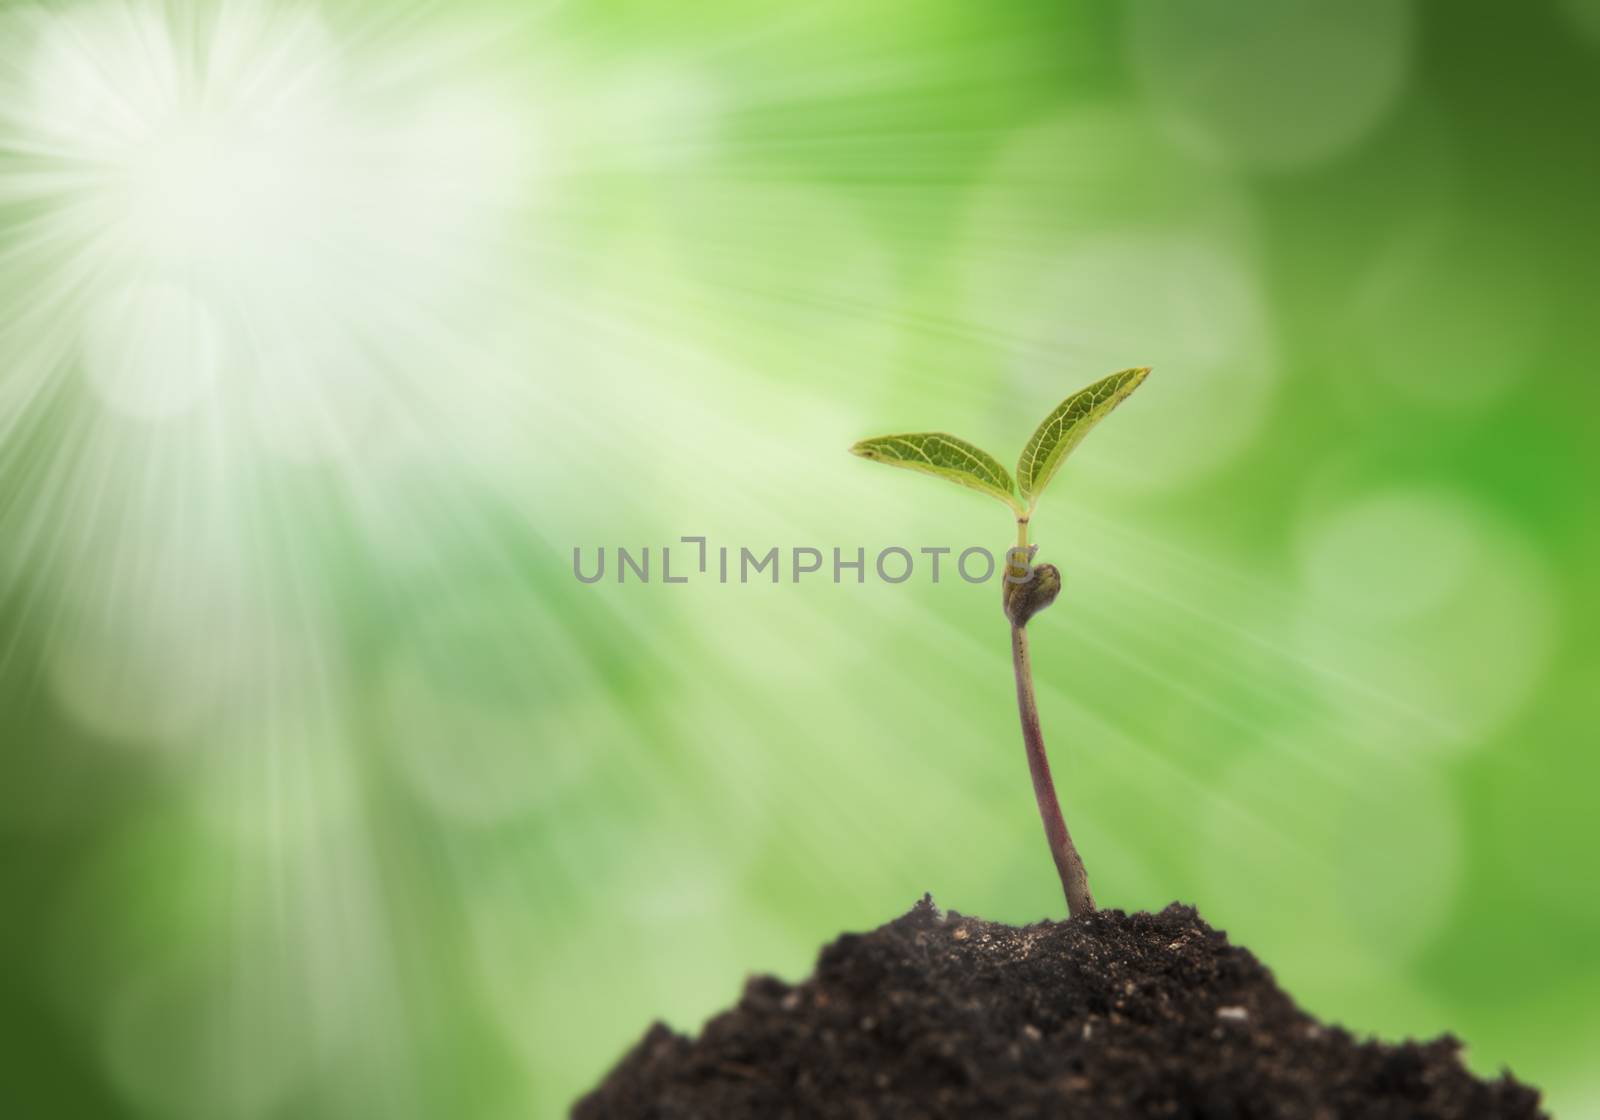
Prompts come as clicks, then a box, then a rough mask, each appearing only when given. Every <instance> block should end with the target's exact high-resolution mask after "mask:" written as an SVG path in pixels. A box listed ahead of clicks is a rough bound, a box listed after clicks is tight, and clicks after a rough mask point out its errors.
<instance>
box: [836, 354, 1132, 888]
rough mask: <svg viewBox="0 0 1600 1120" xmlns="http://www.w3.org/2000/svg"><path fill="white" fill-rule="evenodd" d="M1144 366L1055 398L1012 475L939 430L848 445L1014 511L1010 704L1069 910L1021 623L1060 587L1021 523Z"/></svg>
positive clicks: (1070, 852)
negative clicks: (1013, 683)
mask: <svg viewBox="0 0 1600 1120" xmlns="http://www.w3.org/2000/svg"><path fill="white" fill-rule="evenodd" d="M1149 372H1150V370H1149V368H1148V367H1140V368H1138V369H1125V370H1123V371H1122V372H1121V373H1114V374H1112V375H1111V376H1110V377H1107V378H1103V379H1102V380H1100V381H1096V382H1095V383H1094V384H1093V385H1090V386H1089V387H1088V388H1086V389H1080V390H1078V391H1077V392H1076V393H1074V394H1072V396H1070V397H1068V398H1067V399H1066V400H1064V401H1062V402H1061V404H1059V405H1058V406H1057V407H1056V409H1055V411H1053V412H1052V413H1050V415H1049V416H1047V417H1045V421H1044V423H1042V424H1040V425H1039V428H1038V430H1037V431H1035V432H1034V433H1033V438H1031V439H1029V440H1028V444H1027V446H1026V447H1024V448H1023V449H1022V457H1021V458H1020V459H1019V460H1017V477H1016V481H1015V482H1013V481H1012V479H1011V476H1010V475H1009V474H1007V473H1006V469H1005V467H1003V466H1001V465H1000V463H999V461H998V460H997V459H995V457H994V456H993V455H990V454H989V453H988V452H987V451H983V450H981V449H980V448H977V447H974V446H973V445H972V444H970V443H968V442H967V441H966V440H964V439H958V438H956V437H955V436H952V435H946V434H945V433H943V432H910V433H907V434H905V435H893V436H877V437H876V438H874V439H864V440H862V441H861V442H860V443H858V444H856V445H855V446H854V447H852V448H851V449H850V450H851V451H852V452H853V453H855V454H857V455H860V456H861V457H862V458H864V459H873V460H875V461H877V462H880V463H888V464H889V465H890V466H895V467H905V468H907V469H908V470H914V471H921V472H922V473H923V474H931V475H937V476H938V477H940V478H944V479H948V480H950V481H951V482H955V483H959V484H960V485H962V486H967V487H970V488H972V489H973V490H980V491H982V492H983V493H985V494H988V495H990V496H992V497H995V498H998V499H1000V500H1001V501H1002V502H1004V503H1005V504H1006V505H1007V506H1009V507H1011V511H1012V513H1014V514H1015V515H1016V519H1017V544H1016V547H1015V548H1012V549H1010V550H1008V552H1007V555H1006V572H1005V580H1004V582H1003V584H1002V592H1003V605H1004V608H1005V614H1006V617H1007V618H1008V619H1010V621H1011V660H1012V665H1013V667H1014V668H1015V670H1016V676H1017V708H1018V711H1019V712H1020V714H1021V716H1022V741H1023V745H1024V746H1025V747H1026V748H1027V752H1028V770H1029V773H1031V774H1032V776H1033V794H1034V799H1035V800H1036V801H1037V802H1038V804H1039V816H1040V818H1041V819H1042V820H1043V821H1044V832H1045V837H1046V839H1047V840H1048V841H1049V843H1050V855H1051V857H1052V858H1053V859H1054V860H1055V864H1056V873H1057V874H1058V875H1060V876H1061V888H1062V890H1063V891H1064V892H1065V894H1066V896H1067V912H1068V913H1069V914H1071V915H1073V916H1077V915H1079V914H1086V913H1088V912H1090V911H1091V910H1093V909H1094V896H1093V895H1091V894H1090V893H1089V877H1088V874H1087V873H1086V872H1085V871H1084V868H1083V859H1082V857H1080V856H1079V855H1078V849H1077V848H1076V847H1075V846H1074V845H1073V843H1072V834H1071V833H1069V832H1068V831H1067V822H1066V821H1065V820H1064V819H1063V818H1062V816H1061V803H1060V801H1059V800H1058V799H1057V798H1056V789H1055V782H1054V781H1053V780H1052V779H1051V777H1050V760H1049V758H1048V757H1047V756H1046V755H1045V750H1044V735H1043V733H1042V732H1041V731H1040V730H1039V705H1038V702H1037V700H1036V699H1035V698H1034V693H1033V666H1032V662H1031V661H1030V660H1029V657H1028V635H1027V630H1026V627H1027V625H1028V620H1029V619H1030V618H1032V617H1033V616H1034V615H1035V614H1037V613H1038V612H1039V611H1042V610H1044V608H1046V607H1048V606H1049V605H1050V604H1051V603H1052V602H1054V601H1055V598H1056V595H1057V594H1059V593H1060V591H1061V573H1060V572H1059V571H1058V570H1057V569H1056V567H1055V565H1054V564H1040V565H1038V566H1034V565H1033V563H1032V560H1033V553H1034V550H1035V548H1036V547H1037V546H1030V545H1029V544H1028V523H1029V521H1030V520H1031V519H1032V517H1033V510H1034V507H1035V506H1036V505H1037V504H1038V501H1039V495H1040V494H1042V493H1043V492H1044V488H1045V486H1047V485H1048V484H1049V482H1050V480H1051V479H1052V478H1054V477H1055V473H1056V471H1058V470H1060V469H1061V463H1062V461H1063V460H1065V459H1066V457H1067V455H1068V454H1069V453H1070V452H1071V451H1072V449H1073V448H1075V447H1077V446H1078V444H1079V443H1081V442H1082V441H1083V437H1084V436H1086V435H1088V434H1089V429H1090V428H1093V427H1094V426H1095V425H1096V424H1098V423H1099V422H1100V421H1101V420H1102V419H1104V418H1105V417H1106V415H1107V414H1108V413H1110V411H1111V410H1112V409H1114V408H1116V407H1117V405H1119V404H1121V403H1122V402H1123V401H1124V400H1126V399H1127V397H1128V395H1129V394H1130V393H1132V392H1133V391H1134V390H1135V389H1137V388H1138V387H1139V385H1140V383H1141V382H1143V381H1144V379H1145V375H1146V374H1148V373H1149Z"/></svg>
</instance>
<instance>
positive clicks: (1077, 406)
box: [1017, 366, 1150, 509]
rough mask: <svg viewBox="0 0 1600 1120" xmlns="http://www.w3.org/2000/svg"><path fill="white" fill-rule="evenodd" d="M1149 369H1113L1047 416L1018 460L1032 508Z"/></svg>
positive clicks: (1024, 492)
mask: <svg viewBox="0 0 1600 1120" xmlns="http://www.w3.org/2000/svg"><path fill="white" fill-rule="evenodd" d="M1149 372H1150V367H1149V366H1140V367H1138V368H1137V369H1125V370H1123V371H1122V372H1121V373H1113V374H1112V375H1111V376H1110V377H1106V378H1103V379H1101V380H1099V381H1096V382H1095V383H1094V384H1093V385H1090V386H1089V387H1088V388H1087V389H1079V390H1078V391H1077V392H1076V393H1073V394H1072V396H1070V397H1068V398H1067V399H1066V400H1064V401H1062V402H1061V403H1060V404H1058V405H1056V408H1055V411H1054V412H1052V413H1051V414H1050V415H1049V416H1047V417H1045V420H1044V423H1043V424H1040V425H1039V429H1038V431H1036V432H1034V433H1033V438H1032V439H1030V440H1028V446H1026V447H1024V448H1023V449H1022V458H1021V459H1018V460H1017V483H1018V485H1019V486H1020V487H1021V489H1022V496H1023V497H1024V498H1025V499H1027V502H1028V507H1029V508H1030V509H1031V508H1032V507H1033V504H1034V503H1035V502H1037V501H1038V500H1039V495H1040V494H1042V493H1044V488H1045V486H1046V485H1047V484H1048V483H1049V482H1050V480H1051V479H1052V478H1054V477H1055V473H1056V471H1058V470H1060V469H1061V463H1062V461H1063V460H1064V459H1066V457H1067V455H1068V454H1070V453H1071V451H1072V449H1073V448H1074V447H1077V446H1078V444H1080V443H1082V442H1083V437H1084V436H1086V435H1088V434H1089V429H1090V428H1092V427H1094V426H1095V425H1096V424H1098V423H1099V422H1100V421H1101V420H1103V419H1105V417H1106V416H1107V414H1109V413H1110V412H1111V410H1112V409H1113V408H1116V407H1117V405H1119V404H1121V403H1122V402H1123V401H1124V400H1126V399H1127V398H1128V394H1129V393H1131V392H1133V391H1134V390H1135V389H1137V388H1138V387H1139V385H1140V383H1141V382H1143V381H1144V379H1145V375H1146V374H1148V373H1149Z"/></svg>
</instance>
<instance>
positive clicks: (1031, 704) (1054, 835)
mask: <svg viewBox="0 0 1600 1120" xmlns="http://www.w3.org/2000/svg"><path fill="white" fill-rule="evenodd" d="M1017 545H1018V547H1019V548H1022V549H1026V548H1027V545H1028V523H1027V521H1025V520H1022V519H1019V520H1018V522H1017ZM1011 663H1012V667H1013V668H1014V669H1015V670H1016V675H1017V712H1018V714H1019V715H1020V716H1021V717H1022V743H1023V746H1024V747H1025V748H1026V749H1027V752H1028V773H1029V774H1030V775H1031V776H1032V778H1033V797H1034V800H1035V801H1036V802H1038V805H1039V819H1040V820H1041V821H1043V822H1044V835H1045V839H1046V840H1047V841H1049V844H1050V856H1051V858H1052V859H1054V860H1055V863H1056V874H1057V875H1059V876H1060V877H1061V890H1062V892H1063V893H1064V894H1065V895H1066V896H1067V913H1068V914H1069V915H1071V916H1072V917H1078V916H1079V915H1080V914H1088V913H1090V912H1091V911H1093V910H1094V896H1093V895H1092V894H1090V893H1089V874H1088V872H1087V871H1085V870H1084V867H1083V858H1082V857H1081V856H1079V855H1078V849H1077V847H1076V846H1075V845H1074V844H1073V843H1072V834H1071V833H1070V832H1068V831H1067V822H1066V820H1065V818H1063V817H1062V815H1061V802H1060V800H1059V799H1058V798H1057V797H1056V785H1055V781H1054V780H1053V779H1052V778H1051V777H1050V758H1049V756H1048V755H1046V754H1045V750H1044V732H1043V731H1041V730H1040V728H1039V702H1038V700H1037V699H1036V698H1035V697H1034V694H1033V662H1032V660H1031V659H1030V658H1029V656H1028V633H1027V629H1026V624H1024V625H1023V626H1018V625H1017V624H1016V623H1012V625H1011Z"/></svg>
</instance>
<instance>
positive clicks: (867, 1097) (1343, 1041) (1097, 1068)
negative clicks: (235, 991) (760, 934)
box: [573, 898, 1543, 1120]
mask: <svg viewBox="0 0 1600 1120" xmlns="http://www.w3.org/2000/svg"><path fill="white" fill-rule="evenodd" d="M1459 1049H1460V1047H1459V1044H1458V1043H1457V1042H1456V1041H1455V1040H1454V1039H1452V1038H1450V1037H1448V1036H1446V1037H1444V1038H1440V1039H1437V1040H1435V1041H1433V1042H1426V1043H1417V1042H1406V1043H1402V1044H1400V1045H1397V1046H1391V1045H1385V1044H1383V1043H1379V1042H1372V1041H1367V1042H1363V1041H1358V1040H1357V1039H1355V1038H1353V1037H1352V1036H1351V1035H1350V1034H1348V1033H1347V1032H1345V1031H1344V1030H1341V1029H1340V1028H1338V1027H1331V1026H1324V1025H1323V1024H1321V1023H1318V1022H1317V1021H1316V1020H1315V1019H1313V1018H1311V1017H1310V1016H1309V1015H1307V1014H1306V1013H1305V1012H1303V1011H1301V1010H1300V1009H1299V1008H1297V1007H1296V1006H1295V1004H1294V1001H1293V1000H1291V999H1290V998H1289V997H1288V996H1287V995H1285V994H1284V993H1283V992H1282V991H1281V990H1280V989H1279V988H1278V985H1277V984H1276V982H1274V980H1273V978H1272V973H1271V972H1269V971H1268V970H1267V969H1266V968H1265V967H1264V966H1263V965H1262V964H1261V963H1260V962H1259V961H1257V960H1256V959H1255V957H1253V956H1251V955H1250V953H1249V952H1248V951H1247V950H1244V949H1241V948H1238V947H1236V946H1233V945H1230V944H1228V939H1227V935H1226V934H1223V933H1220V932H1218V931H1217V930H1214V929H1212V928H1211V927H1210V926H1208V925H1206V923H1205V922H1204V921H1202V920H1201V919H1200V917H1199V915H1197V914H1196V913H1195V912H1194V910H1192V909H1190V908H1189V907H1186V906H1178V905H1173V906H1169V907H1167V909H1165V910H1164V911H1162V912H1161V913H1159V914H1143V913H1141V914H1124V913H1122V912H1121V911H1120V910H1102V911H1099V912H1098V913H1095V914H1091V915H1089V916H1087V917H1085V918H1080V919H1076V920H1073V921H1068V922H1042V923H1040V924H1038V925H1032V926H1025V927H1023V928H1020V929H1019V928H1017V927H1015V926H1005V925H997V924H995V923H992V922H984V921H979V920H978V919H976V918H968V917H964V916H963V915H960V914H957V913H956V912H955V911H951V912H949V913H948V914H945V915H941V914H940V913H939V911H938V910H936V909H935V908H934V906H933V902H932V900H931V899H926V898H925V899H924V900H923V901H922V902H920V903H918V904H917V905H916V906H915V907H914V908H913V909H912V910H911V912H910V913H909V914H906V915H905V916H904V917H902V918H898V919H896V920H895V921H893V922H890V923H889V924H888V925H886V926H883V927H882V928H880V929H877V930H874V931H873V932H872V933H866V934H846V935H844V936H843V937H841V938H839V939H838V940H837V941H835V942H834V943H833V944H832V945H830V946H828V947H827V948H826V949H824V950H823V952H822V956H821V958H820V959H819V960H818V962H817V971H816V974H815V975H814V976H812V977H811V978H810V979H809V980H806V981H804V982H803V983H801V984H799V985H794V986H791V985H789V984H785V983H783V982H782V981H780V980H775V979H773V978H771V977H756V978H753V979H751V980H750V981H749V982H748V984H747V985H746V987H745V992H744V996H743V998H742V999H740V1001H739V1004H738V1006H737V1007H735V1008H733V1010H731V1011H727V1012H725V1013H723V1014H721V1015H719V1016H717V1017H716V1018H714V1019H712V1020H711V1022H709V1023H708V1024H707V1025H706V1028H705V1030H704V1031H703V1032H702V1033H701V1035H700V1037H699V1038H698V1039H693V1040H691V1039H688V1038H685V1037H684V1036H682V1035H679V1034H675V1033H674V1032H672V1031H671V1030H669V1029H667V1028H666V1027H665V1026H663V1025H661V1024H659V1023H658V1024H656V1025H655V1026H653V1027H651V1028H650V1030H649V1031H648V1032H647V1033H646V1034H645V1036H644V1038H643V1039H642V1040H641V1041H640V1042H639V1043H638V1045H637V1046H635V1047H634V1048H633V1050H632V1051H631V1052H629V1053H628V1054H627V1055H626V1056H625V1057H624V1058H623V1060H622V1061H621V1063H620V1064H619V1065H618V1066H617V1067H616V1069H614V1070H613V1071H612V1072H611V1075H610V1076H609V1077H608V1078H606V1080H605V1082H604V1083H603V1084H601V1085H600V1087H599V1088H598V1089H596V1090H595V1091H594V1092H593V1093H591V1094H590V1095H589V1096H587V1097H585V1098H584V1099H583V1100H581V1101H579V1102H578V1104H577V1106H576V1107H575V1108H574V1111H573V1115H574V1117H576V1118H577V1120H627V1118H633V1117H638V1118H640V1120H644V1118H650V1120H688V1118H690V1117H693V1118H696V1120H700V1118H706V1120H741V1118H744V1117H752V1118H753V1117H760V1118H762V1120H778V1118H783V1117H846V1118H856V1117H860V1118H868V1117H873V1118H876V1117H885V1118H888V1117H894V1118H900V1117H905V1118H912V1117H915V1118H917V1120H923V1118H928V1117H989V1118H993V1117H1084V1118H1092V1120H1122V1118H1128V1117H1173V1118H1183V1120H1269V1118H1270V1120H1301V1118H1304V1120H1343V1118H1346V1117H1352V1118H1354V1117H1360V1118H1362V1120H1431V1118H1435V1117H1438V1118H1441V1120H1443V1118H1457V1117H1459V1118H1462V1120H1467V1118H1470V1120H1495V1118H1498V1117H1527V1118H1534V1117H1540V1116H1542V1115H1543V1114H1542V1113H1541V1112H1540V1110H1539V1094H1538V1093H1537V1092H1536V1091H1535V1090H1533V1089H1530V1088H1528V1087H1527V1086H1525V1085H1521V1084H1519V1083H1518V1082H1516V1081H1515V1080H1513V1079H1512V1078H1511V1077H1510V1076H1509V1075H1506V1076H1503V1077H1501V1078H1500V1079H1499V1080H1497V1081H1482V1080H1479V1079H1478V1078H1476V1077H1474V1076H1473V1075H1472V1074H1470V1073H1468V1072H1467V1071H1466V1069H1464V1068H1463V1067H1462V1065H1461V1062H1460V1060H1459V1058H1458V1050H1459Z"/></svg>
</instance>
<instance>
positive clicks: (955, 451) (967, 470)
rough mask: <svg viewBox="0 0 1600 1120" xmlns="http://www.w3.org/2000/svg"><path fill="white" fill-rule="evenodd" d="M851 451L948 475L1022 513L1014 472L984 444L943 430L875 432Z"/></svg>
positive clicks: (877, 459) (947, 476)
mask: <svg viewBox="0 0 1600 1120" xmlns="http://www.w3.org/2000/svg"><path fill="white" fill-rule="evenodd" d="M850 453H851V454H852V455H859V456H861V457H862V458H863V459H873V460H875V461H877V462H879V463H888V464H889V465H890V466H891V467H905V468H906V469H907V470H913V471H921V472H922V473H923V474H931V475H937V476H938V477H939V478H947V479H949V480H950V481H951V482H955V483H959V484H960V485H962V486H968V487H971V488H972V489H974V490H981V491H983V492H984V493H985V494H991V495H993V496H994V497H996V498H999V499H1000V500H1001V501H1002V502H1004V503H1006V505H1008V506H1010V507H1011V508H1012V509H1014V510H1016V511H1017V512H1019V513H1020V512H1021V510H1022V507H1021V505H1020V503H1018V501H1017V496H1016V488H1015V486H1013V485H1012V482H1011V476H1010V475H1009V474H1007V473H1006V469H1005V468H1004V467H1002V466H1001V465H1000V461H999V460H998V459H996V458H995V457H994V456H993V455H991V454H989V453H988V452H987V451H984V450H983V449H982V448H979V447H974V446H973V445H972V444H970V443H968V442H967V441H966V440H964V439H958V438H957V437H955V436H952V435H946V434H945V433H944V432H908V433H906V434H905V435H898V436H875V437H873V438H872V439H864V440H862V441H861V442H860V443H858V444H856V445H855V446H854V447H852V448H851V449H850Z"/></svg>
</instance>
